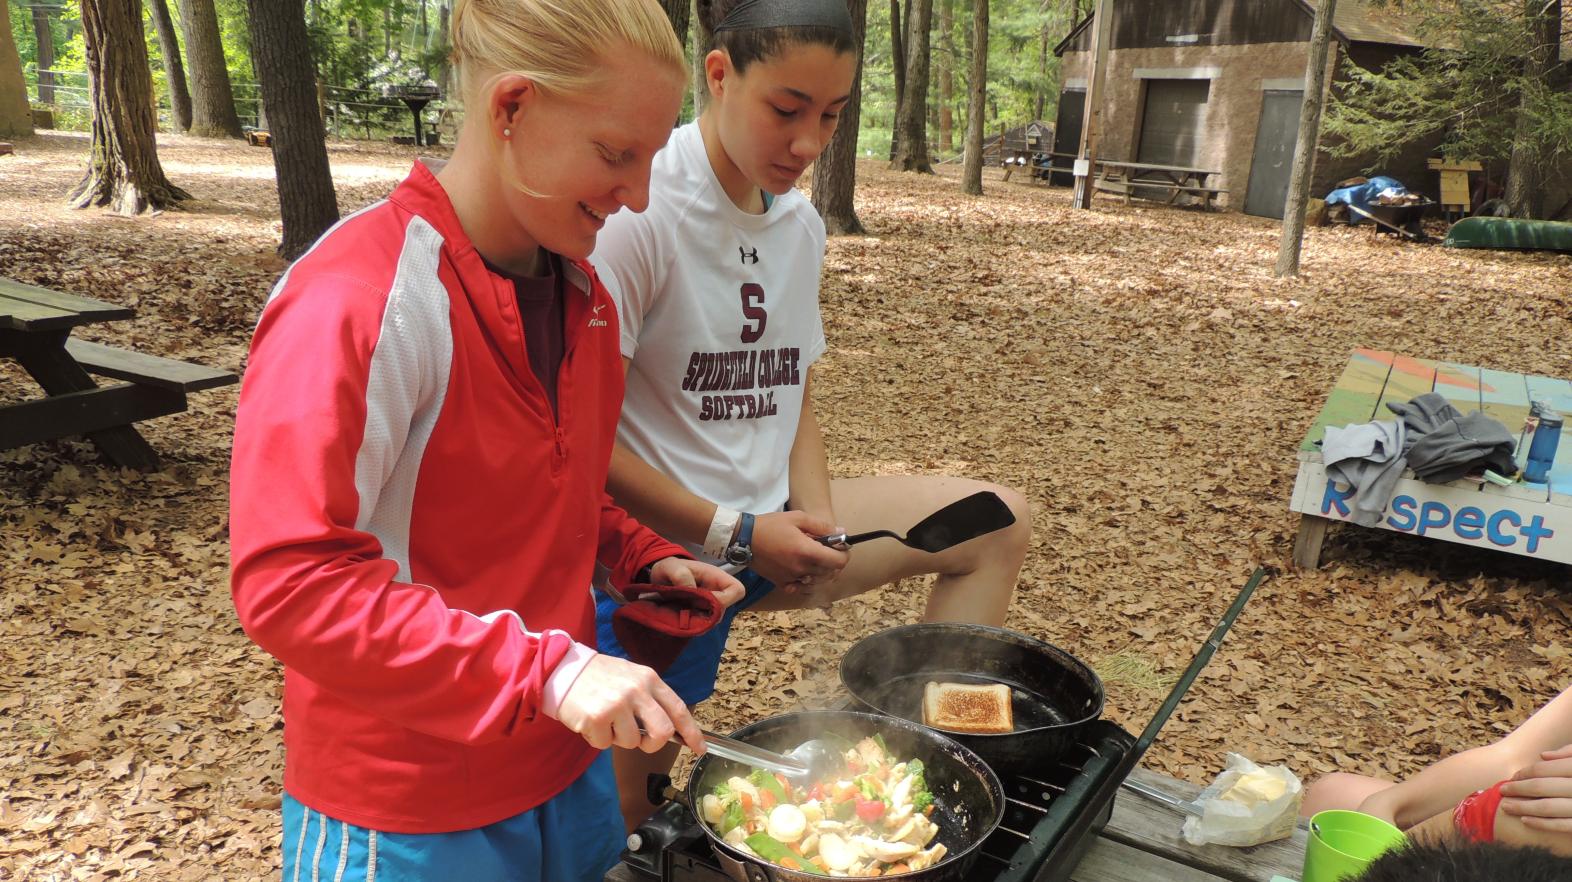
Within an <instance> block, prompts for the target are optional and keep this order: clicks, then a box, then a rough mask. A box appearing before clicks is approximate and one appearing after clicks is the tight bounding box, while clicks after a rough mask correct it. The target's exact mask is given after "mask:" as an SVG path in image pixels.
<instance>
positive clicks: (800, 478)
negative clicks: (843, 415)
mask: <svg viewBox="0 0 1572 882" xmlns="http://www.w3.org/2000/svg"><path fill="white" fill-rule="evenodd" d="M787 478H788V481H789V483H790V485H791V500H790V502H788V503H787V505H788V506H789V507H791V508H793V509H796V510H797V511H805V512H807V513H808V514H810V515H813V516H814V517H816V518H818V519H820V520H822V521H825V522H827V523H832V524H833V523H834V522H835V512H834V510H833V509H832V507H831V504H830V464H829V455H828V454H827V453H826V452H825V449H824V433H823V432H822V431H821V430H820V429H819V418H818V416H817V415H816V414H815V413H814V410H813V368H811V367H810V368H808V375H807V376H806V377H805V378H804V380H803V384H802V419H801V421H800V422H798V423H797V437H796V438H794V439H793V440H792V445H791V466H790V471H789V472H787Z"/></svg>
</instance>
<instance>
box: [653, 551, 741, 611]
mask: <svg viewBox="0 0 1572 882" xmlns="http://www.w3.org/2000/svg"><path fill="white" fill-rule="evenodd" d="M650 581H651V582H653V583H654V584H656V585H686V586H688V587H689V588H705V589H708V590H709V591H712V592H714V593H715V599H716V600H719V601H720V602H721V606H731V605H732V604H734V603H736V602H737V601H739V600H741V599H742V595H743V594H744V593H745V591H744V589H743V587H742V583H741V582H739V581H737V579H736V578H735V577H733V576H732V575H731V574H730V573H728V572H726V571H725V570H723V569H721V568H720V567H715V566H710V565H709V564H707V563H700V562H698V561H696V560H688V559H687V558H685V557H663V558H661V559H660V560H658V561H656V562H655V565H654V566H652V567H650Z"/></svg>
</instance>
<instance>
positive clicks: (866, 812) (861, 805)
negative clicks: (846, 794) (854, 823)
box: [857, 796, 885, 824]
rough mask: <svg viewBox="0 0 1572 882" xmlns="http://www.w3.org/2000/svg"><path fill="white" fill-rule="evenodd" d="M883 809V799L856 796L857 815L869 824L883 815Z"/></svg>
mask: <svg viewBox="0 0 1572 882" xmlns="http://www.w3.org/2000/svg"><path fill="white" fill-rule="evenodd" d="M884 809H885V805H884V800H881V799H863V798H862V797H860V796H859V797H857V817H859V818H861V819H862V820H863V821H865V822H867V823H870V824H871V823H873V822H874V821H877V820H879V819H880V818H882V817H884Z"/></svg>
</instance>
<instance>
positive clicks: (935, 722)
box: [922, 680, 1015, 735]
mask: <svg viewBox="0 0 1572 882" xmlns="http://www.w3.org/2000/svg"><path fill="white" fill-rule="evenodd" d="M922 721H923V723H924V724H926V725H929V726H932V727H934V728H935V729H945V730H948V731H950V732H966V733H969V734H975V735H1001V734H1004V733H1006V732H1014V731H1015V718H1014V715H1013V714H1012V712H1011V709H1010V687H1008V686H1006V685H1004V684H1003V683H990V684H988V685H986V686H982V685H976V684H972V683H935V682H933V681H931V680H930V681H929V682H928V685H927V686H925V687H924V688H923V692H922Z"/></svg>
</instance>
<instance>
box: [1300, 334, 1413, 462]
mask: <svg viewBox="0 0 1572 882" xmlns="http://www.w3.org/2000/svg"><path fill="white" fill-rule="evenodd" d="M1391 370H1392V353H1390V352H1381V351H1378V350H1374V349H1355V350H1354V353H1353V355H1352V356H1351V357H1350V358H1349V359H1348V365H1347V366H1346V367H1344V368H1343V374H1342V376H1341V377H1339V378H1338V380H1337V384H1336V385H1335V386H1333V387H1332V391H1331V393H1330V394H1328V395H1327V397H1326V405H1325V406H1324V407H1322V408H1321V413H1320V415H1319V416H1317V417H1316V418H1315V422H1314V423H1312V424H1311V425H1310V431H1309V432H1307V433H1306V434H1305V439H1304V441H1302V442H1301V443H1300V444H1299V451H1300V453H1301V457H1300V458H1301V459H1303V458H1305V457H1304V456H1303V454H1314V455H1315V456H1316V457H1319V456H1320V453H1321V448H1320V447H1319V446H1317V445H1316V442H1317V441H1320V440H1321V438H1322V436H1323V435H1325V434H1326V427H1327V426H1346V425H1348V424H1349V423H1365V422H1369V421H1370V418H1371V415H1372V414H1374V413H1375V408H1376V402H1377V401H1379V400H1380V398H1381V390H1382V389H1383V388H1384V387H1385V386H1386V378H1387V375H1388V374H1389V373H1390V372H1391Z"/></svg>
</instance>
